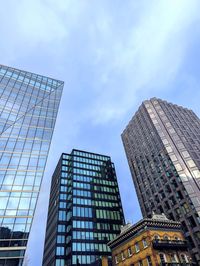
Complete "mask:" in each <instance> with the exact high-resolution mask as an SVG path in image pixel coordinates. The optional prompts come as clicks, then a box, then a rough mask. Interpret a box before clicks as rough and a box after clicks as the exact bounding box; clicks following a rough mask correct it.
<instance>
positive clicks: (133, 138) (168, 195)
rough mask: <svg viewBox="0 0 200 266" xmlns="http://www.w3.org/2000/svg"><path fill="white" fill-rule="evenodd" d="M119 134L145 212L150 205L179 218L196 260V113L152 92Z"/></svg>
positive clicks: (199, 198) (199, 255)
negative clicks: (151, 95)
mask: <svg viewBox="0 0 200 266" xmlns="http://www.w3.org/2000/svg"><path fill="white" fill-rule="evenodd" d="M122 140H123V144H124V147H125V151H126V155H127V159H128V162H129V166H130V170H131V173H132V178H133V181H134V184H135V188H136V192H137V196H138V199H139V203H140V206H141V210H142V213H143V215H144V216H145V217H150V216H151V214H152V211H154V212H156V213H165V214H166V215H167V216H168V218H170V219H172V220H178V221H181V223H182V228H183V230H184V232H185V236H186V239H187V240H188V242H189V243H190V251H191V252H192V254H193V255H194V257H195V259H196V261H197V262H198V263H199V264H200V120H199V118H198V117H197V115H196V114H195V113H194V112H193V111H192V110H189V109H186V108H183V107H181V106H178V105H175V104H171V103H168V102H166V101H163V100H160V99H157V98H152V99H150V100H147V101H144V102H143V103H142V105H141V106H140V107H139V110H138V111H137V112H136V114H135V115H134V116H133V118H132V119H131V121H130V122H129V124H128V126H127V127H126V129H125V130H124V132H123V134H122ZM199 264H198V265H199Z"/></svg>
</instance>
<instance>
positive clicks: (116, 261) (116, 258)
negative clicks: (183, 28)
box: [115, 256, 118, 264]
mask: <svg viewBox="0 0 200 266" xmlns="http://www.w3.org/2000/svg"><path fill="white" fill-rule="evenodd" d="M115 263H116V264H117V263H118V257H117V256H115Z"/></svg>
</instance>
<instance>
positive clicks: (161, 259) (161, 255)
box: [159, 253, 167, 263]
mask: <svg viewBox="0 0 200 266" xmlns="http://www.w3.org/2000/svg"><path fill="white" fill-rule="evenodd" d="M159 257H160V262H161V263H165V262H167V261H166V257H165V254H164V253H160V254H159Z"/></svg>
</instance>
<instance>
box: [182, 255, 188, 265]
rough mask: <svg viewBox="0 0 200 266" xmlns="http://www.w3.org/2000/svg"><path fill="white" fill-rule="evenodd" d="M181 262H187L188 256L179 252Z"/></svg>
mask: <svg viewBox="0 0 200 266" xmlns="http://www.w3.org/2000/svg"><path fill="white" fill-rule="evenodd" d="M181 262H183V263H188V258H187V256H186V255H185V254H181Z"/></svg>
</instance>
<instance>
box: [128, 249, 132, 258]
mask: <svg viewBox="0 0 200 266" xmlns="http://www.w3.org/2000/svg"><path fill="white" fill-rule="evenodd" d="M132 254H133V253H132V250H131V248H128V256H129V257H131V256H132Z"/></svg>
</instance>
